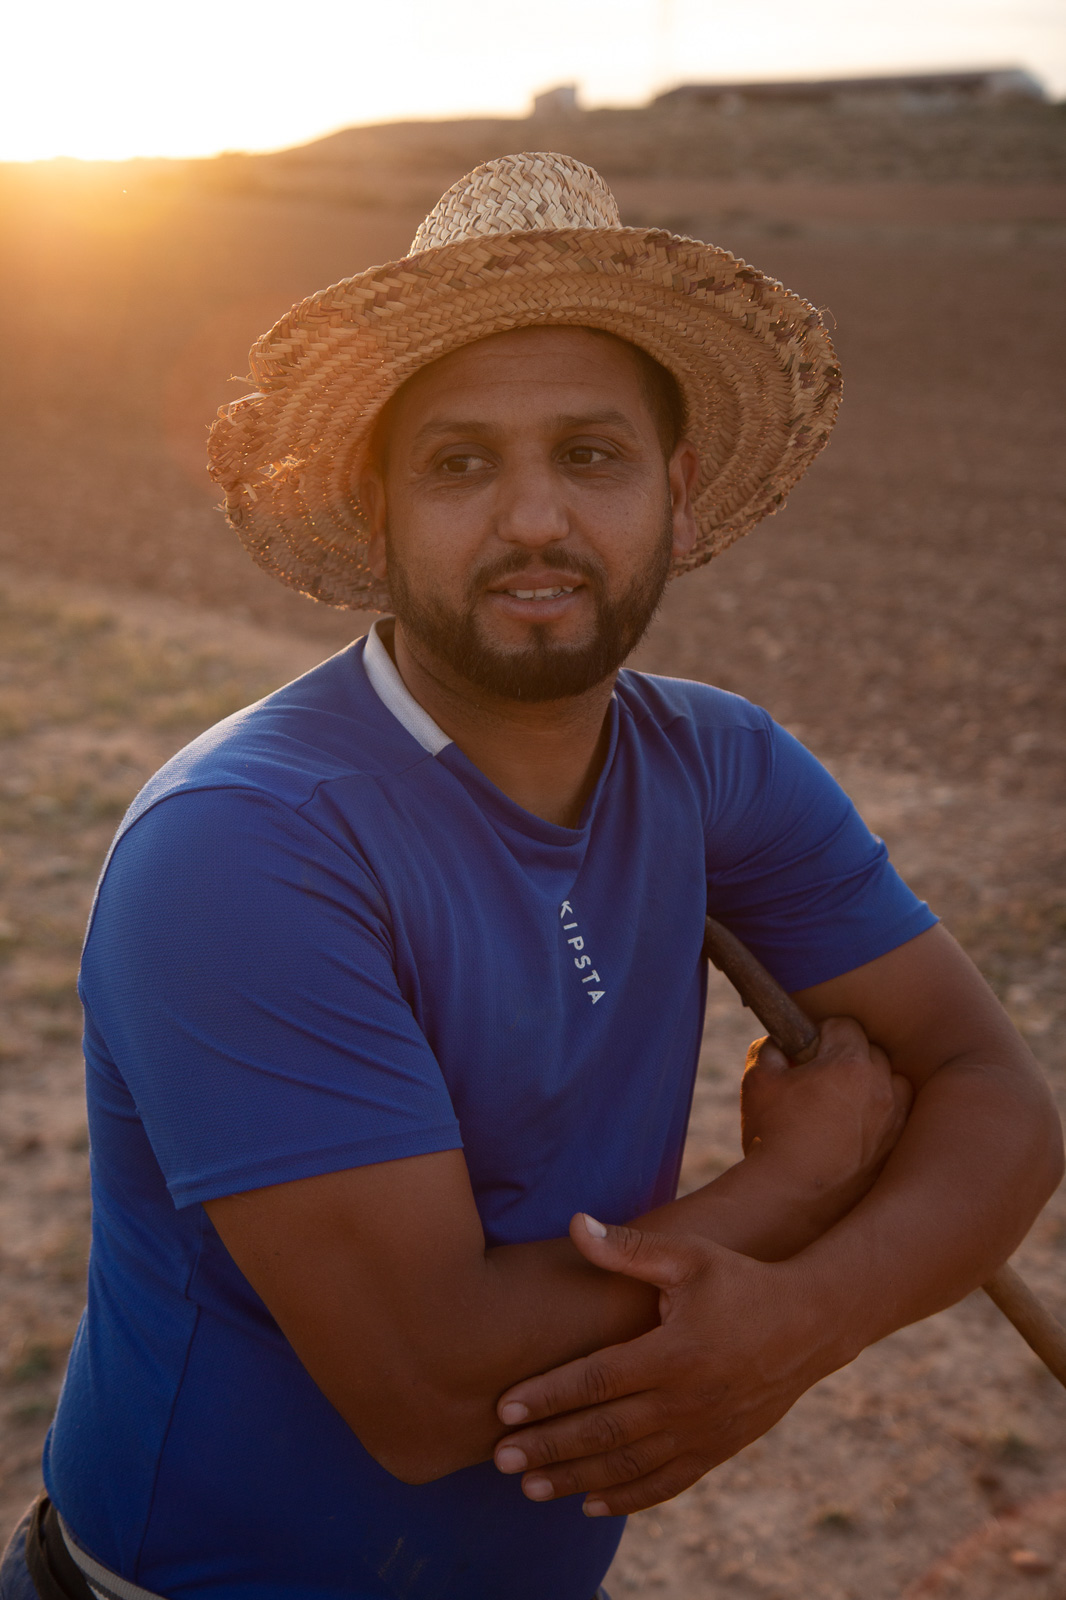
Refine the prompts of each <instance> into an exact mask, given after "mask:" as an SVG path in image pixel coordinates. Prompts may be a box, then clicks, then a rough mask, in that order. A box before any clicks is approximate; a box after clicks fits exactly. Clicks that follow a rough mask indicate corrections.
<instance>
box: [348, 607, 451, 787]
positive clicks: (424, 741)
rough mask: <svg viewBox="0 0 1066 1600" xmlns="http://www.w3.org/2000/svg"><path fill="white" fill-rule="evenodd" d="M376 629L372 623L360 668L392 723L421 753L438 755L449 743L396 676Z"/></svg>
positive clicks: (384, 645)
mask: <svg viewBox="0 0 1066 1600" xmlns="http://www.w3.org/2000/svg"><path fill="white" fill-rule="evenodd" d="M380 627H381V621H380V620H379V621H378V622H375V623H374V626H373V627H372V628H371V630H370V632H369V633H368V634H367V636H366V644H365V645H364V646H363V666H364V667H365V668H366V675H367V677H368V678H369V679H370V682H371V685H372V687H373V689H374V691H375V693H376V694H377V697H378V699H379V700H380V701H381V703H382V705H384V706H385V707H386V709H387V710H389V711H391V712H392V714H393V716H394V717H395V718H396V721H397V722H399V723H401V724H402V725H403V727H405V728H406V729H407V731H408V733H409V734H410V735H411V737H412V739H416V740H417V741H418V743H419V744H420V745H421V746H422V748H423V750H428V751H429V753H430V755H431V756H439V755H440V753H441V751H442V750H443V749H444V748H445V747H446V746H447V745H450V744H451V742H452V741H451V739H449V738H448V735H447V734H446V733H444V732H443V731H442V730H441V729H440V728H438V727H437V724H436V723H435V722H434V721H433V718H432V717H431V716H430V714H429V712H428V711H424V710H423V709H422V707H421V706H420V705H419V703H418V701H417V700H416V699H415V697H414V695H413V694H412V693H411V691H410V689H408V687H407V685H406V684H405V683H404V681H403V679H402V678H401V677H400V674H399V671H398V670H397V667H396V663H395V662H394V661H393V659H392V657H391V656H390V655H389V651H388V647H387V645H386V644H385V641H384V640H383V639H382V637H381V634H380V633H379V632H378V629H379V628H380Z"/></svg>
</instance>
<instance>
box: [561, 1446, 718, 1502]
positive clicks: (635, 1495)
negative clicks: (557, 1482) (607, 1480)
mask: <svg viewBox="0 0 1066 1600" xmlns="http://www.w3.org/2000/svg"><path fill="white" fill-rule="evenodd" d="M713 1465H714V1462H713V1461H702V1460H700V1459H699V1458H698V1457H696V1456H678V1457H677V1459H676V1460H675V1461H670V1462H668V1463H667V1465H666V1466H664V1467H660V1468H659V1469H658V1470H657V1471H656V1472H649V1473H648V1474H647V1476H646V1477H643V1478H635V1479H634V1480H633V1482H632V1483H626V1484H622V1485H621V1486H620V1487H618V1488H611V1489H604V1490H602V1491H599V1490H594V1491H592V1492H591V1493H590V1494H589V1496H588V1498H587V1499H586V1501H585V1503H584V1505H583V1506H582V1507H581V1509H582V1511H583V1512H584V1513H585V1515H586V1517H627V1516H629V1515H630V1514H631V1513H632V1512H634V1511H647V1510H649V1509H650V1507H651V1506H661V1505H662V1503H663V1501H664V1500H672V1499H673V1498H674V1496H675V1495H678V1494H682V1493H683V1492H684V1490H685V1489H691V1487H692V1485H693V1484H694V1483H698V1482H699V1480H700V1479H701V1478H702V1477H703V1475H704V1473H705V1472H709V1471H710V1469H711V1467H712V1466H713Z"/></svg>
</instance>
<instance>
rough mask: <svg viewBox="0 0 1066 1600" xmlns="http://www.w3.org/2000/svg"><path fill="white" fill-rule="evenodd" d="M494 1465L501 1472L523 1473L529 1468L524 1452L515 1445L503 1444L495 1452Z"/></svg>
mask: <svg viewBox="0 0 1066 1600" xmlns="http://www.w3.org/2000/svg"><path fill="white" fill-rule="evenodd" d="M496 1465H497V1466H498V1467H499V1469H500V1471H501V1472H525V1470H526V1468H527V1467H528V1466H529V1462H528V1461H527V1460H526V1453H525V1451H524V1450H519V1448H518V1446H517V1445H516V1444H505V1445H504V1446H503V1447H502V1449H499V1450H497V1452H496Z"/></svg>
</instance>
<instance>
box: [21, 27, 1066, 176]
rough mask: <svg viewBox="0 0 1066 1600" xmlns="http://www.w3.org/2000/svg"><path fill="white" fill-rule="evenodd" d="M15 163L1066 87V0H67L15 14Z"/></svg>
mask: <svg viewBox="0 0 1066 1600" xmlns="http://www.w3.org/2000/svg"><path fill="white" fill-rule="evenodd" d="M4 35H5V38H4V45H5V57H6V65H5V73H4V79H5V82H4V92H3V96H2V103H0V160H6V161H33V160H41V159H46V158H49V157H52V156H59V155H63V156H75V157H81V158H82V159H86V160H122V159H125V158H127V157H130V156H206V155H213V154H215V153H217V152H218V151H220V150H267V149H280V148H283V147H285V146H287V145H292V144H300V143H304V142H306V141H308V140H311V139H314V138H316V137H318V136H319V135H321V134H323V133H327V132H330V131H332V130H333V129H336V128H341V127H347V126H350V125H352V124H353V123H364V122H380V121H389V120H394V119H399V118H407V117H441V116H460V115H463V114H467V113H479V112H487V113H503V114H513V115H518V114H521V113H523V112H524V111H525V110H526V109H527V108H528V105H529V101H530V97H531V95H532V94H533V93H535V92H536V91H537V90H539V89H543V88H546V87H549V86H551V85H552V84H556V83H562V82H568V81H573V82H576V83H577V84H578V85H579V90H580V93H581V96H582V101H583V103H584V104H586V105H593V106H595V105H626V104H629V105H632V104H641V103H643V102H644V101H645V100H647V99H648V98H649V97H650V96H651V95H652V94H655V93H657V92H659V91H660V90H662V89H664V88H668V87H670V86H671V85H672V84H675V83H678V82H690V81H692V80H699V79H745V78H789V77H821V76H825V77H832V76H836V75H845V74H850V73H864V72H883V71H893V70H896V69H915V68H937V67H968V66H993V65H996V66H998V65H1018V66H1023V67H1026V68H1028V69H1029V70H1030V71H1031V72H1034V73H1036V74H1037V76H1038V77H1040V78H1041V79H1042V80H1043V81H1044V83H1045V84H1046V85H1047V86H1048V88H1049V89H1050V90H1051V92H1052V93H1053V94H1054V95H1055V96H1056V98H1062V97H1063V96H1066V0H892V3H891V4H889V3H887V0H874V3H869V0H806V3H804V4H802V5H801V4H798V3H797V0H520V3H513V0H389V3H387V4H383V3H381V0H374V3H370V0H315V4H314V5H308V4H306V3H303V4H301V3H300V0H171V3H170V4H165V3H163V0H94V3H92V4H87V3H86V0H53V3H51V4H44V3H38V4H22V5H20V6H17V7H15V8H13V9H12V11H11V12H9V13H8V16H7V20H6V21H5V24H4Z"/></svg>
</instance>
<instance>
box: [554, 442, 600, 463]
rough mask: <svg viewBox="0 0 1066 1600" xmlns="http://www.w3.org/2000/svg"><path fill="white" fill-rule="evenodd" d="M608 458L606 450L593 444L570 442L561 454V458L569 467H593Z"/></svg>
mask: <svg viewBox="0 0 1066 1600" xmlns="http://www.w3.org/2000/svg"><path fill="white" fill-rule="evenodd" d="M608 459H609V456H608V452H607V451H606V450H601V449H599V447H598V446H597V445H594V444H572V445H571V446H570V448H569V450H567V451H566V452H565V453H564V455H563V460H564V461H565V462H566V463H567V464H568V465H569V466H571V467H594V466H596V465H598V463H599V462H601V461H607V460H608Z"/></svg>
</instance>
